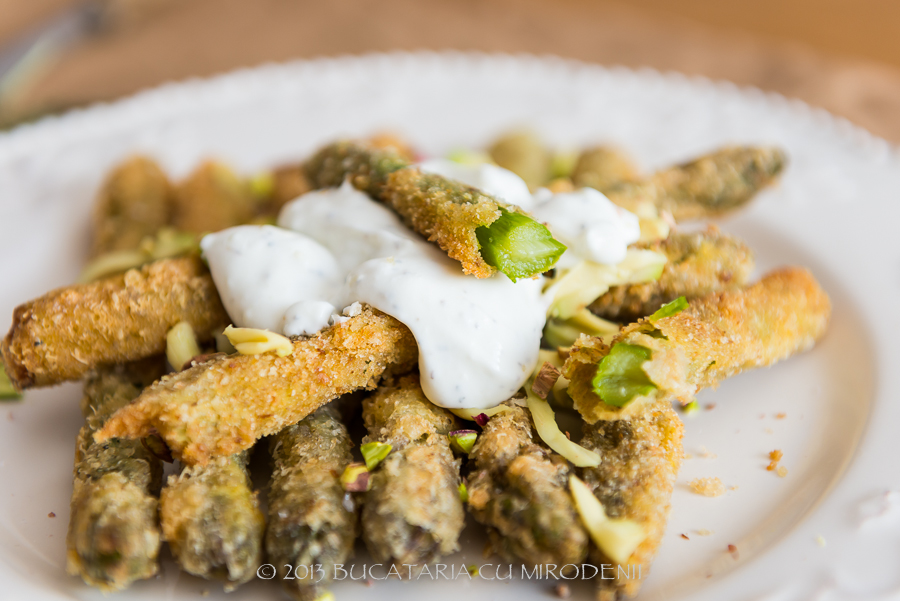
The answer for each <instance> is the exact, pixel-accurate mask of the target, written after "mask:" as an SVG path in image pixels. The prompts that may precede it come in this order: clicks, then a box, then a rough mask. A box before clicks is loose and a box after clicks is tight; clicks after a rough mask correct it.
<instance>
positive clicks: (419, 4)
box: [0, 0, 900, 141]
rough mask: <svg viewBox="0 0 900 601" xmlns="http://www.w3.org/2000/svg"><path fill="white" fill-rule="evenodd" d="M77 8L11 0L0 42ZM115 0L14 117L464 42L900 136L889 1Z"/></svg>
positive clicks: (899, 63)
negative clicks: (645, 71)
mask: <svg viewBox="0 0 900 601" xmlns="http://www.w3.org/2000/svg"><path fill="white" fill-rule="evenodd" d="M75 1H76V0H0V46H2V44H3V43H4V42H7V41H9V40H11V39H13V38H14V37H15V36H16V35H18V34H21V33H22V32H24V31H27V30H28V28H29V27H33V26H34V25H35V24H36V23H39V22H40V21H41V19H44V18H47V17H48V16H50V15H52V14H53V13H54V11H58V10H59V9H60V8H63V7H66V6H71V5H73V4H74V3H75ZM114 1H115V2H116V6H117V8H119V9H121V10H119V12H118V13H117V14H121V15H124V16H123V17H122V18H120V19H117V20H116V21H115V25H114V26H113V27H111V28H110V30H109V31H108V32H106V33H104V34H103V35H101V36H98V37H95V38H92V39H90V40H88V41H86V42H84V43H82V44H80V45H79V46H77V47H75V48H73V49H72V50H71V51H69V52H68V53H67V54H66V55H64V56H62V57H61V58H60V59H59V60H58V61H56V62H55V63H54V64H52V65H51V66H50V67H48V69H47V70H46V71H45V72H44V73H43V74H42V75H41V76H40V77H39V78H37V79H36V80H35V81H34V82H33V83H32V85H30V86H29V87H27V88H25V89H24V90H23V91H22V92H20V93H18V94H17V95H16V96H15V97H14V98H12V99H11V100H10V101H9V102H7V105H6V106H5V107H4V110H6V112H7V118H9V117H8V115H9V114H10V113H15V114H17V115H25V114H29V113H34V112H39V111H43V110H46V109H52V108H56V107H67V106H72V105H79V104H84V103H87V102H93V101H96V100H105V99H111V98H116V97H119V96H122V95H125V94H129V93H131V92H134V91H137V90H139V89H142V88H145V87H148V86H152V85H156V84H158V83H161V82H163V81H167V80H171V79H181V78H185V77H191V76H198V75H200V76H202V75H210V74H214V73H218V72H222V71H227V70H230V69H234V68H237V67H244V66H252V65H255V64H259V63H262V62H267V61H280V60H288V59H292V58H298V57H314V56H323V55H338V54H348V53H362V52H369V51H386V50H395V49H399V50H415V49H423V48H424V49H436V50H441V49H448V48H454V49H461V50H481V51H490V52H511V53H517V52H528V53H535V54H557V55H561V56H564V57H570V58H576V59H580V60H584V61H590V62H596V63H601V64H606V65H625V66H628V67H652V68H655V69H659V70H675V71H681V72H684V73H687V74H691V75H703V76H706V77H711V78H714V79H727V80H730V81H733V82H735V83H737V84H739V85H750V86H757V87H760V88H762V89H765V90H771V91H775V92H780V93H782V94H785V95H787V96H791V97H796V98H800V99H801V100H804V101H806V102H808V103H810V104H813V105H817V106H821V107H824V108H826V109H827V110H829V111H832V112H834V113H836V114H838V115H842V116H844V117H846V118H848V119H850V120H851V121H853V122H854V123H857V124H859V125H861V126H863V127H865V128H867V129H869V130H870V131H872V132H874V133H876V134H878V135H880V136H883V137H886V138H888V139H890V140H893V141H900V35H897V34H898V33H900V3H896V2H893V0H857V1H856V2H849V1H842V0H757V1H756V2H754V3H736V2H730V1H722V0H686V1H685V2H679V3H677V7H673V6H672V5H673V4H675V3H671V2H670V1H669V0H633V1H632V2H630V3H629V4H627V5H626V4H622V3H618V2H611V1H600V0H378V2H375V1H372V0H326V1H316V0H253V1H252V2H250V1H248V0H114Z"/></svg>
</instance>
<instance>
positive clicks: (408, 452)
mask: <svg viewBox="0 0 900 601" xmlns="http://www.w3.org/2000/svg"><path fill="white" fill-rule="evenodd" d="M363 419H364V420H365V424H366V428H367V429H368V432H369V434H368V436H366V438H365V439H364V441H363V442H366V443H368V442H375V441H377V442H382V443H386V444H389V445H391V452H390V454H389V455H388V456H387V458H385V459H384V460H383V461H382V462H381V463H380V464H379V465H378V468H377V469H376V470H375V471H374V472H373V474H372V479H371V482H370V484H371V486H370V488H369V490H368V491H367V492H366V496H365V504H364V506H363V513H362V529H363V539H364V540H365V541H366V546H367V547H368V549H369V552H370V553H371V554H372V556H373V557H374V558H375V560H376V561H383V562H393V563H397V564H409V565H415V564H427V563H432V562H434V561H437V560H438V559H439V558H440V557H441V556H442V555H448V554H450V553H452V552H454V551H457V550H458V549H459V545H458V540H459V535H460V533H461V532H462V529H463V526H464V521H465V511H464V509H463V503H462V501H461V500H460V497H459V484H460V477H459V464H460V462H459V460H458V459H455V458H454V457H453V452H452V451H451V450H450V440H449V438H448V434H449V433H450V432H452V431H453V430H456V429H457V428H458V425H459V422H458V420H457V419H456V417H455V416H454V415H453V414H452V413H450V412H449V411H447V410H446V409H441V408H440V407H438V406H436V405H433V404H432V403H431V402H429V401H428V399H427V398H425V393H423V392H422V388H421V386H420V385H419V376H418V375H417V374H415V375H408V376H405V377H403V378H401V379H400V380H399V381H397V382H395V383H391V384H389V385H382V386H381V387H379V388H378V390H377V391H376V392H375V394H373V395H372V396H371V397H369V398H368V399H366V400H365V401H364V402H363Z"/></svg>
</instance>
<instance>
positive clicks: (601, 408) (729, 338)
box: [564, 267, 831, 423]
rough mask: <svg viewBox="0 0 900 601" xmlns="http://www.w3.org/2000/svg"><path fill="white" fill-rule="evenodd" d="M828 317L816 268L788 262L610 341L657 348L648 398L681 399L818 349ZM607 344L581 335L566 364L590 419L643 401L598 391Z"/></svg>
mask: <svg viewBox="0 0 900 601" xmlns="http://www.w3.org/2000/svg"><path fill="white" fill-rule="evenodd" d="M830 315H831V301H830V300H829V299H828V295H827V294H825V292H824V291H823V290H822V288H821V287H820V286H819V284H818V282H816V280H815V278H813V276H812V274H810V273H809V272H808V271H807V270H805V269H802V268H796V267H789V268H785V269H780V270H777V271H774V272H772V273H769V274H768V275H766V276H765V277H764V278H763V279H762V280H760V281H759V282H758V283H756V284H754V285H753V286H750V287H749V288H745V289H743V290H735V291H728V292H719V293H716V294H711V295H708V296H705V297H703V298H701V299H698V300H695V301H692V302H691V303H690V306H689V307H688V308H687V309H685V310H684V311H682V312H681V313H678V314H676V315H673V316H671V317H665V318H662V319H657V320H655V321H654V322H653V323H650V322H649V321H648V320H646V319H642V320H641V321H639V322H637V323H635V324H632V325H630V326H627V327H626V328H624V329H623V330H622V331H621V332H620V333H619V334H618V335H617V336H616V337H615V338H614V339H613V341H612V343H611V345H615V344H618V343H626V344H634V345H638V346H643V347H645V348H648V349H650V350H651V352H652V356H651V359H650V360H649V361H647V362H645V363H644V364H643V366H642V369H643V370H644V372H645V373H646V374H647V375H648V376H649V378H650V380H651V381H652V382H653V384H655V385H656V386H657V387H658V389H657V390H656V391H654V392H653V393H652V394H651V396H650V397H645V398H644V400H653V399H660V400H661V399H668V400H671V399H672V398H677V399H679V400H680V401H681V402H682V403H687V402H689V401H690V400H691V399H692V398H693V397H694V395H695V394H696V393H697V391H699V390H700V389H701V388H707V387H711V386H716V385H717V384H718V383H719V382H720V381H722V380H724V379H725V378H728V377H730V376H733V375H735V374H738V373H740V372H741V371H743V370H745V369H750V368H753V367H761V366H765V365H771V364H772V363H775V362H776V361H780V360H782V359H786V358H788V357H790V356H791V355H793V354H796V353H800V352H803V351H805V350H808V349H810V348H812V346H813V345H814V344H815V343H816V341H817V340H819V339H820V338H821V337H822V336H823V335H824V334H825V330H826V329H827V327H828V320H829V317H830ZM609 348H610V347H608V346H606V345H604V344H603V343H602V341H600V340H599V339H596V338H587V337H583V338H582V339H580V340H579V341H578V342H577V343H576V345H575V347H573V349H572V352H571V354H570V355H569V358H568V360H567V361H566V365H565V368H564V371H565V375H566V377H568V378H569V380H570V383H569V388H568V391H569V395H570V396H571V397H572V399H573V400H574V402H575V408H576V409H578V411H579V412H580V413H581V414H582V416H583V417H584V418H585V420H586V421H588V423H593V422H595V421H597V420H598V419H606V418H608V417H609V416H610V414H611V413H628V412H630V411H633V410H634V409H635V408H636V407H638V406H639V405H640V404H641V403H640V402H638V401H637V400H636V401H634V402H632V403H629V404H628V405H626V406H625V407H624V408H623V409H618V408H616V407H612V406H610V405H607V404H606V403H604V402H603V401H602V400H601V399H600V397H598V396H597V394H596V393H594V391H593V385H592V379H593V377H594V374H595V373H596V370H597V364H598V363H599V362H600V360H602V359H603V357H605V356H606V355H607V354H608V353H609ZM641 402H643V401H641Z"/></svg>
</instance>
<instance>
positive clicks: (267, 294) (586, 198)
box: [201, 161, 640, 408]
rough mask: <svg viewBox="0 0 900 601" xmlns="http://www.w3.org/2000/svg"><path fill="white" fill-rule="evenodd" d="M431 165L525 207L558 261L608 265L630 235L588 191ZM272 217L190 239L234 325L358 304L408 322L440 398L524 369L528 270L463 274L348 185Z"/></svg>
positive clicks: (301, 317)
mask: <svg viewBox="0 0 900 601" xmlns="http://www.w3.org/2000/svg"><path fill="white" fill-rule="evenodd" d="M430 163H433V164H435V165H437V166H436V167H434V169H433V170H434V172H436V173H440V174H442V175H445V177H453V178H455V179H458V180H460V181H463V182H464V183H467V184H469V185H479V186H481V187H482V188H483V189H486V191H487V192H488V193H490V194H493V195H495V196H497V197H499V198H502V199H504V200H505V201H506V202H508V203H513V204H519V205H520V206H522V205H525V206H523V208H528V209H530V210H532V211H533V212H534V214H535V217H536V218H538V219H540V220H541V221H544V222H546V223H547V224H548V227H549V228H550V230H551V232H553V234H554V236H556V237H557V238H558V239H560V241H561V242H563V243H564V244H566V245H567V246H569V250H568V251H567V252H566V253H565V255H564V258H565V259H567V262H572V263H574V262H577V261H578V260H581V259H587V260H593V261H598V262H611V263H616V262H618V261H620V260H621V259H622V258H623V257H624V256H625V248H626V246H627V245H628V244H629V243H630V242H633V241H635V240H637V238H638V236H639V233H640V232H639V230H638V229H637V218H635V217H634V216H633V215H631V214H630V213H627V212H625V211H621V210H619V209H618V208H617V207H614V209H615V210H609V207H606V206H605V205H604V204H603V203H604V202H605V203H608V204H609V205H610V206H613V205H612V203H609V201H608V200H606V198H605V197H604V196H603V195H602V194H600V193H599V192H596V191H593V190H592V191H590V192H587V193H585V192H584V191H579V192H575V193H571V194H567V195H561V194H557V195H552V194H550V193H549V192H547V191H544V192H542V193H540V194H538V195H536V197H535V198H534V199H532V197H531V195H530V194H527V192H528V188H527V186H526V185H525V182H524V181H522V180H521V179H520V178H519V177H518V176H516V175H515V174H513V173H511V172H509V171H506V170H505V169H500V168H499V167H494V166H491V165H484V166H477V167H475V168H470V167H465V170H457V171H451V170H449V169H446V165H443V166H442V165H441V164H439V163H443V162H438V161H434V162H430ZM458 167H463V166H458ZM428 170H432V167H428ZM501 172H503V173H501ZM523 190H524V192H523ZM526 195H527V196H526ZM598 197H599V198H598ZM630 218H633V221H634V228H631V223H630V221H631V219H630ZM278 225H279V227H273V226H249V225H248V226H240V227H235V228H230V229H227V230H224V231H221V232H218V233H215V234H210V235H208V236H206V237H204V238H203V241H202V242H201V247H202V249H203V253H204V256H205V257H206V259H207V261H208V262H209V266H210V271H211V273H212V276H213V280H214V281H215V283H216V287H217V288H218V290H219V293H220V295H221V297H222V302H223V303H224V305H225V308H226V309H227V310H228V313H229V315H230V316H231V318H232V319H234V321H235V325H238V326H242V327H253V328H263V329H269V330H272V331H280V332H283V333H285V334H287V335H300V334H313V333H315V332H317V331H319V330H321V329H322V328H324V327H326V326H327V325H328V324H329V323H338V322H340V321H343V320H344V319H346V318H345V317H341V316H340V315H337V312H338V308H344V309H343V313H344V315H351V314H353V313H354V312H358V305H355V304H354V303H359V302H362V303H367V304H369V305H372V306H373V307H375V308H377V309H379V310H381V311H384V312H385V313H387V314H389V315H392V316H393V317H395V318H397V319H398V320H399V321H401V322H403V323H404V324H406V326H407V327H409V329H410V330H411V331H412V333H413V335H414V336H415V338H416V342H417V344H418V346H419V371H420V373H421V381H422V389H423V390H424V392H425V395H426V396H427V397H428V399H429V400H431V401H432V402H433V403H435V404H436V405H439V406H441V407H448V408H487V407H492V406H494V405H497V404H498V403H501V402H503V401H505V400H506V399H508V398H509V397H510V396H512V395H513V394H515V393H516V392H517V391H518V390H519V388H520V387H521V386H522V384H523V383H524V382H525V380H526V379H527V378H528V376H529V375H530V374H531V371H532V369H533V367H534V364H535V362H536V361H537V359H538V349H539V345H540V339H541V331H542V329H543V326H544V322H545V319H546V311H547V308H548V306H549V303H550V301H552V299H551V298H547V297H545V296H542V294H541V288H542V284H543V282H542V281H541V280H540V279H539V278H536V279H524V280H519V281H518V282H517V283H513V282H511V281H510V280H509V279H508V278H507V277H506V276H504V275H502V274H498V275H496V276H494V277H492V278H486V279H477V278H474V277H472V276H467V275H464V274H463V273H462V270H461V269H460V266H459V264H458V263H457V262H456V261H454V260H452V259H450V258H448V257H447V256H446V254H445V253H444V252H443V251H441V250H440V249H439V248H438V247H437V246H435V245H433V244H430V243H428V242H426V241H425V240H424V239H422V238H421V237H420V236H419V235H418V234H416V233H415V232H412V231H411V230H409V229H408V228H407V227H406V226H404V225H403V223H402V222H401V221H400V219H399V218H398V217H397V215H395V214H394V213H393V212H392V211H391V210H390V209H388V208H387V207H385V206H384V205H382V204H380V203H378V202H375V201H373V200H371V199H370V198H369V197H368V196H367V195H365V194H363V193H362V192H359V191H357V190H355V189H354V188H353V187H352V186H350V185H349V184H344V185H343V186H341V187H340V188H337V189H329V190H319V191H315V192H310V193H308V194H305V195H303V196H301V197H300V198H298V199H296V200H294V201H292V202H291V203H289V204H288V205H286V206H285V207H284V209H283V210H282V212H281V215H280V216H279V218H278ZM632 229H634V231H632ZM566 255H568V257H567V256H566Z"/></svg>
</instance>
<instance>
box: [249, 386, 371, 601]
mask: <svg viewBox="0 0 900 601" xmlns="http://www.w3.org/2000/svg"><path fill="white" fill-rule="evenodd" d="M352 446H353V443H352V441H351V440H350V437H349V435H348V434H347V429H346V428H345V427H344V424H342V423H341V420H340V418H339V416H338V411H337V408H335V407H334V404H333V403H332V404H328V405H325V406H324V407H320V408H319V409H318V410H316V411H315V412H314V413H312V414H310V415H308V416H307V417H305V418H304V419H303V420H302V421H301V422H300V423H299V424H295V425H293V426H288V427H287V428H285V429H284V430H282V431H281V432H279V433H278V434H276V435H275V436H274V437H272V439H271V440H270V443H269V449H270V453H271V455H272V459H273V466H272V480H271V481H270V483H269V496H268V504H269V510H268V524H267V525H266V553H268V556H269V561H270V562H271V563H272V564H274V565H275V566H277V567H278V569H279V577H280V578H281V579H282V583H283V585H284V589H285V591H287V593H288V594H289V595H291V597H293V598H294V599H296V600H297V601H314V600H315V599H317V598H319V596H320V595H321V594H322V593H323V592H324V588H325V587H326V586H327V585H328V583H329V582H331V580H332V578H333V576H334V573H335V569H334V567H335V566H336V565H342V564H344V563H345V562H346V561H347V559H348V558H349V557H350V555H351V554H352V553H353V541H354V539H355V538H356V532H357V524H356V522H357V515H358V513H359V508H358V506H357V504H356V503H355V502H354V500H353V498H352V497H351V496H350V495H349V494H348V493H345V492H344V489H343V488H342V487H341V482H340V476H341V473H343V471H344V469H345V468H346V467H347V465H348V464H349V463H350V462H351V461H352V460H353V456H352V454H351V448H352ZM285 566H320V567H319V568H318V569H316V568H314V569H312V570H310V569H308V568H298V569H295V570H294V571H293V572H292V573H291V574H288V573H287V570H286V568H285Z"/></svg>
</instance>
